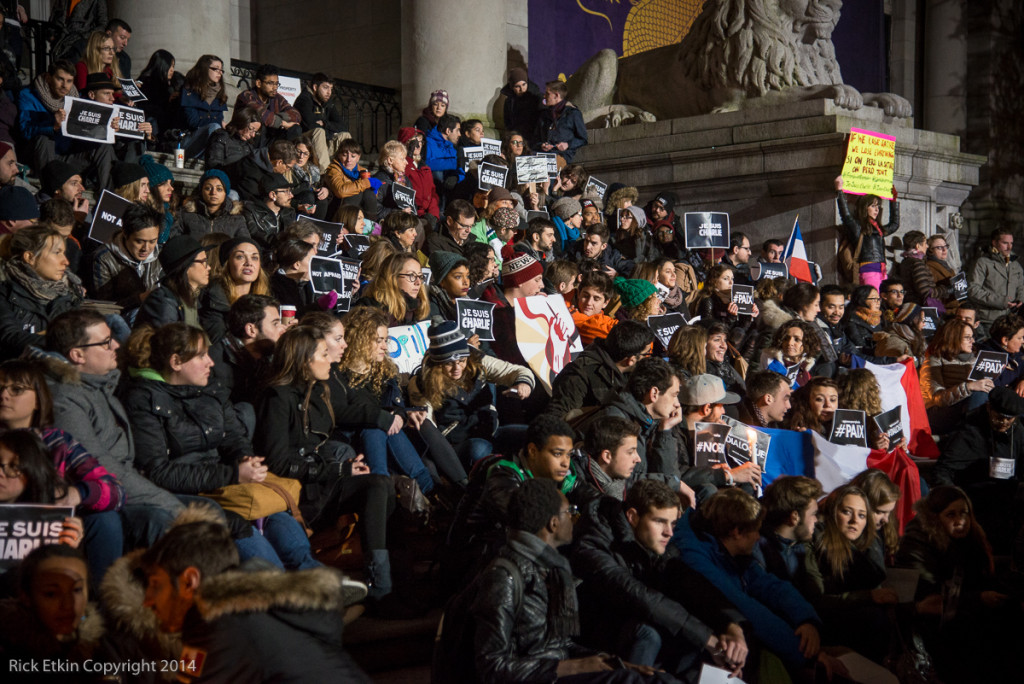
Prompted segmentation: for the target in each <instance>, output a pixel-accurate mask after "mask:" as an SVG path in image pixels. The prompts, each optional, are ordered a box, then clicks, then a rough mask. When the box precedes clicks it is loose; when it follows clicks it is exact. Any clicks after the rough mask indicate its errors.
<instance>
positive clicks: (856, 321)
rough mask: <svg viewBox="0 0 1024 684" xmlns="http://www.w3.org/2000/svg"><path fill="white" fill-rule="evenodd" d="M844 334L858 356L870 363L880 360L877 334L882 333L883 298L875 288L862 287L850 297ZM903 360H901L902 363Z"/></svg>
mask: <svg viewBox="0 0 1024 684" xmlns="http://www.w3.org/2000/svg"><path fill="white" fill-rule="evenodd" d="M843 332H845V333H846V337H847V339H848V340H849V341H850V344H852V345H853V346H854V348H855V350H856V351H855V353H856V354H857V355H858V356H860V357H862V358H865V359H867V360H869V361H874V360H875V359H876V358H878V357H876V356H875V333H880V332H882V297H881V296H880V295H879V294H878V290H876V289H875V288H874V287H873V286H871V285H861V286H859V287H857V288H856V289H855V290H854V291H853V294H851V295H850V304H849V305H848V306H847V307H846V314H845V315H844V316H843ZM907 358H909V357H907ZM903 360H904V359H903V358H901V359H900V361H901V362H902V361H903ZM888 362H890V361H886V363H888Z"/></svg>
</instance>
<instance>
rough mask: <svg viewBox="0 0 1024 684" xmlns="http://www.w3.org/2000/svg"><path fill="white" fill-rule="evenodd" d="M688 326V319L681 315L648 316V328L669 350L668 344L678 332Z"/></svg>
mask: <svg viewBox="0 0 1024 684" xmlns="http://www.w3.org/2000/svg"><path fill="white" fill-rule="evenodd" d="M684 325H686V319H685V318H683V314H681V313H670V314H665V315H664V316H648V317H647V327H648V328H650V329H651V332H653V333H654V336H655V337H656V338H658V341H659V342H661V344H662V346H663V347H665V348H666V349H667V348H668V342H669V340H671V339H672V336H673V335H675V334H676V330H679V328H681V327H683V326H684Z"/></svg>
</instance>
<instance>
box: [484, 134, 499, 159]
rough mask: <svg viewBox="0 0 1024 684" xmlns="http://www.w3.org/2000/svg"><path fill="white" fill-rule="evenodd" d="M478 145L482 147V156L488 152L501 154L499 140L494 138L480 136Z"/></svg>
mask: <svg viewBox="0 0 1024 684" xmlns="http://www.w3.org/2000/svg"><path fill="white" fill-rule="evenodd" d="M480 145H481V146H482V147H483V148H484V156H487V155H488V154H501V141H500V140H495V139H494V138H480Z"/></svg>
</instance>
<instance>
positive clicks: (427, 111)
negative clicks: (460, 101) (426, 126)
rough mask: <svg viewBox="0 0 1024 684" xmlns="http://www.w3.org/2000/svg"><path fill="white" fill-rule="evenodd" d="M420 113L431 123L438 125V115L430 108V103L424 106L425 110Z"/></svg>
mask: <svg viewBox="0 0 1024 684" xmlns="http://www.w3.org/2000/svg"><path fill="white" fill-rule="evenodd" d="M446 111H447V110H446ZM420 114H422V115H423V118H424V119H426V120H427V121H429V122H430V123H431V125H433V126H437V117H436V116H434V112H433V110H432V109H431V108H430V105H427V106H426V107H424V108H423V111H422V112H420ZM423 132H424V133H427V131H423Z"/></svg>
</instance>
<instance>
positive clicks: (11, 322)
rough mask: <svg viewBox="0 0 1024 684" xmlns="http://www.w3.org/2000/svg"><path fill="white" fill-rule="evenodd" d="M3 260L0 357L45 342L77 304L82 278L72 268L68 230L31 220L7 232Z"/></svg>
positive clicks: (80, 298) (0, 263)
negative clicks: (66, 250) (53, 325)
mask: <svg viewBox="0 0 1024 684" xmlns="http://www.w3.org/2000/svg"><path fill="white" fill-rule="evenodd" d="M4 251H5V252H6V254H5V255H4V258H3V260H2V261H0V274H2V276H3V280H2V281H0V357H3V358H15V357H17V356H20V355H21V353H22V352H23V351H25V349H27V348H28V347H41V346H43V333H44V332H45V331H46V329H47V327H48V326H49V322H50V321H51V320H53V319H54V318H56V317H57V316H58V315H60V314H62V313H64V312H65V311H70V310H71V309H77V308H78V307H79V306H80V305H81V304H82V301H83V299H84V297H85V291H84V290H83V289H82V281H81V280H80V279H79V278H78V276H76V275H75V274H74V273H72V272H71V271H70V270H69V269H68V259H67V256H66V255H65V253H64V236H63V235H61V234H60V233H59V232H58V231H57V230H55V229H54V228H50V227H48V226H43V225H35V226H29V227H28V228H22V229H21V230H19V231H17V232H15V233H13V234H12V235H9V236H7V242H6V244H5V245H4Z"/></svg>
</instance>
